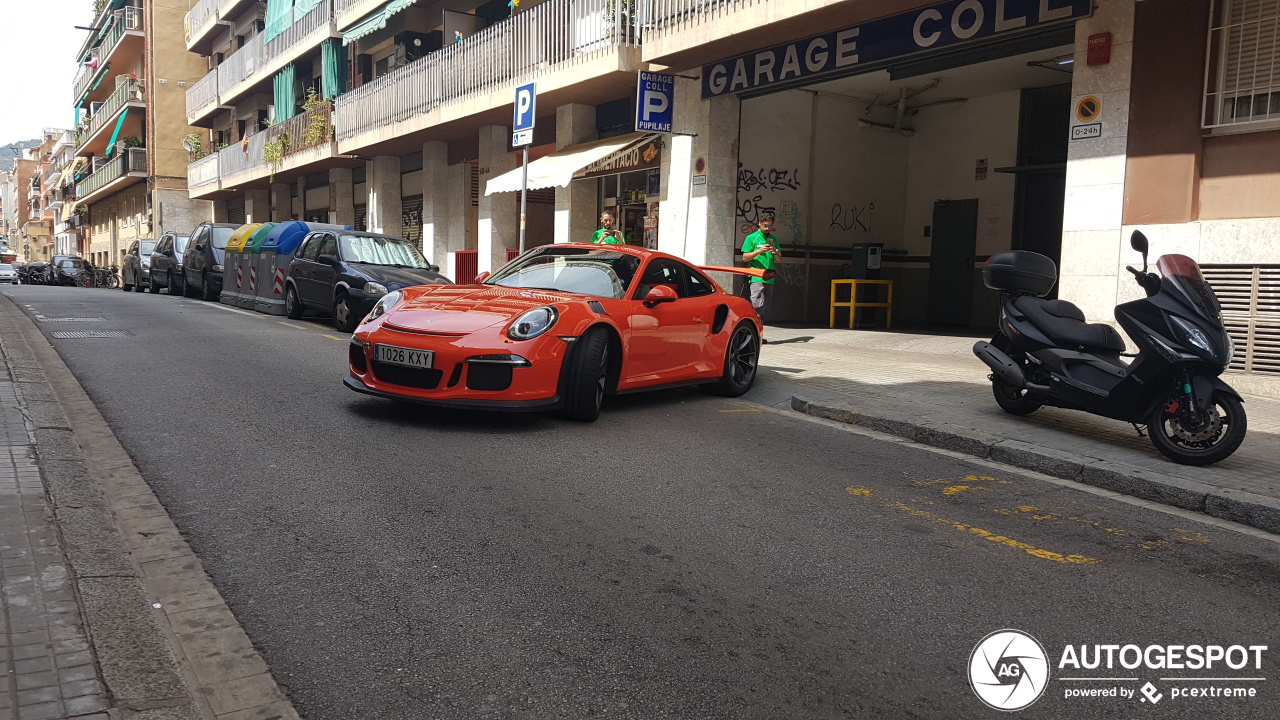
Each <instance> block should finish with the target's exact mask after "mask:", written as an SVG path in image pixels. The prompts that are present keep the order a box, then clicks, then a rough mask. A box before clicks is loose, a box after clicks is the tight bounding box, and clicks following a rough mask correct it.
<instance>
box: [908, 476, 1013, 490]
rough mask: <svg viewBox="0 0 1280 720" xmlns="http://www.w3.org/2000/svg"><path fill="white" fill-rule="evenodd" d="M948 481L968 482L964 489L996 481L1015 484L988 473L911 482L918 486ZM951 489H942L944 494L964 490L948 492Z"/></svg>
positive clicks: (928, 485) (997, 482) (942, 483)
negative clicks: (990, 475) (987, 474)
mask: <svg viewBox="0 0 1280 720" xmlns="http://www.w3.org/2000/svg"><path fill="white" fill-rule="evenodd" d="M948 483H967V484H968V487H964V488H963V490H968V489H969V488H970V487H972V486H974V485H983V484H990V483H995V484H997V485H1012V484H1013V483H1012V482H1011V481H1009V480H997V479H995V478H993V477H987V476H986V475H982V476H978V475H965V476H964V477H962V478H938V479H937V480H917V481H915V482H913V483H911V484H912V485H915V486H916V487H931V486H933V485H947V484H948ZM950 489H951V488H950V487H948V488H946V489H944V490H943V491H942V492H943V494H944V495H954V494H955V492H962V490H957V491H955V492H947V490H950ZM981 489H983V490H987V489H989V488H981Z"/></svg>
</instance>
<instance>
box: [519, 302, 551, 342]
mask: <svg viewBox="0 0 1280 720" xmlns="http://www.w3.org/2000/svg"><path fill="white" fill-rule="evenodd" d="M558 319H560V313H559V312H557V311H556V309H555V308H553V307H551V306H550V305H544V306H542V307H540V308H534V309H532V310H530V311H529V312H527V313H525V314H523V315H521V316H520V317H518V318H516V321H515V322H513V323H511V325H510V326H508V327H507V337H509V338H511V339H512V340H531V339H533V338H536V337H538V336H539V335H541V334H542V333H544V332H546V331H548V330H550V329H551V326H552V325H555V324H556V320H558Z"/></svg>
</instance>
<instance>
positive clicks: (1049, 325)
mask: <svg viewBox="0 0 1280 720" xmlns="http://www.w3.org/2000/svg"><path fill="white" fill-rule="evenodd" d="M1013 306H1014V307H1015V308H1017V309H1018V310H1019V311H1020V312H1021V313H1022V314H1023V315H1026V316H1027V319H1028V320H1030V321H1031V324H1032V325H1035V326H1036V327H1037V328H1040V330H1041V331H1042V332H1044V334H1045V335H1047V336H1048V337H1049V339H1050V340H1053V341H1054V342H1056V343H1058V344H1060V345H1062V346H1064V347H1072V348H1093V349H1098V350H1115V351H1117V352H1123V351H1124V347H1125V346H1124V338H1122V337H1120V333H1118V332H1116V330H1115V328H1113V327H1111V326H1110V325H1106V324H1103V323H1087V322H1085V321H1084V312H1083V311H1081V310H1080V308H1078V307H1076V306H1075V305H1073V304H1071V303H1069V302H1067V301H1066V300H1045V299H1043V298H1038V297H1031V296H1029V295H1023V296H1021V297H1019V298H1017V299H1015V300H1014V301H1013Z"/></svg>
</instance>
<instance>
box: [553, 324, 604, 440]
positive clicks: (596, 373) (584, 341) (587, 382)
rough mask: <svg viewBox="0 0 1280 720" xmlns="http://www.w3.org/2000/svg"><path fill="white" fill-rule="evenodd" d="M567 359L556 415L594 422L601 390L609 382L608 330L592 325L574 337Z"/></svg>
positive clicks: (598, 410)
mask: <svg viewBox="0 0 1280 720" xmlns="http://www.w3.org/2000/svg"><path fill="white" fill-rule="evenodd" d="M574 349H575V350H576V352H574V353H572V354H571V355H570V357H569V358H568V359H567V362H570V363H572V365H570V367H569V371H568V372H567V373H566V374H565V388H564V409H563V410H561V411H560V416H561V417H563V418H565V419H567V420H577V421H578V422H595V420H596V419H598V418H599V417H600V408H601V407H602V406H603V405H604V391H605V388H606V387H607V385H608V382H609V332H608V331H607V330H605V329H604V328H600V327H595V328H592V329H590V330H588V331H587V332H586V333H585V334H584V335H583V336H582V337H581V338H579V339H578V347H577V348H574Z"/></svg>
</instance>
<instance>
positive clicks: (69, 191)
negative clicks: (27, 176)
mask: <svg viewBox="0 0 1280 720" xmlns="http://www.w3.org/2000/svg"><path fill="white" fill-rule="evenodd" d="M82 164H83V160H81V159H80V157H79V156H78V155H76V142H75V133H73V132H72V131H70V130H64V131H62V134H61V135H59V136H58V139H57V142H55V143H54V145H53V148H52V149H51V150H50V153H49V166H48V168H47V169H46V170H45V175H44V181H43V182H42V183H41V190H42V193H41V195H42V202H43V204H44V208H45V211H46V213H47V215H48V220H49V221H50V222H51V223H52V225H53V246H54V247H53V253H54V254H55V255H80V254H82V253H83V252H85V251H87V248H85V247H82V246H81V242H80V240H81V233H80V217H79V216H77V215H74V214H73V213H72V212H71V211H72V210H73V209H74V206H75V202H76V182H75V178H74V174H75V171H76V170H77V169H78V168H79V167H80V165H82Z"/></svg>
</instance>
